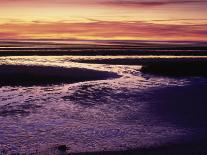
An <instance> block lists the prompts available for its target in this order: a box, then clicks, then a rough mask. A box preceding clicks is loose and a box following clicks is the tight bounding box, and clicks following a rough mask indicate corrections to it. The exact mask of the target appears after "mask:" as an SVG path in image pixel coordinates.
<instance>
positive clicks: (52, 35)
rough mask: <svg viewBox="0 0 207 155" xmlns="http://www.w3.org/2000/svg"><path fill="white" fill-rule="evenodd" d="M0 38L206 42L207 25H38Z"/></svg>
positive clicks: (12, 27)
mask: <svg viewBox="0 0 207 155" xmlns="http://www.w3.org/2000/svg"><path fill="white" fill-rule="evenodd" d="M0 38H1V39H4V38H13V39H41V38H47V39H66V38H67V39H68V38H72V39H100V40H102V39H103V40H104V39H118V40H121V39H133V40H138V39H142V40H143V39H148V40H150V39H151V40H157V39H159V40H200V41H207V24H200V25H192V24H191V25H185V24H181V25H178V24H177V25H173V24H156V23H146V22H140V21H134V22H120V21H91V22H87V23H81V22H79V23H67V22H35V23H5V24H1V25H0Z"/></svg>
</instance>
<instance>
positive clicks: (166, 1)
mask: <svg viewBox="0 0 207 155" xmlns="http://www.w3.org/2000/svg"><path fill="white" fill-rule="evenodd" d="M188 3H198V4H200V3H207V1H206V0H111V1H104V2H102V4H105V5H109V6H110V5H111V6H130V7H155V6H162V5H173V4H188Z"/></svg>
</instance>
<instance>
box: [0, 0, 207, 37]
mask: <svg viewBox="0 0 207 155" xmlns="http://www.w3.org/2000/svg"><path fill="white" fill-rule="evenodd" d="M206 7H207V0H0V39H84V40H85V39H86V40H91V39H98V40H185V41H186V40H190V41H207V9H206Z"/></svg>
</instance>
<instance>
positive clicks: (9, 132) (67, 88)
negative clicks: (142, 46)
mask: <svg viewBox="0 0 207 155" xmlns="http://www.w3.org/2000/svg"><path fill="white" fill-rule="evenodd" d="M72 59H73V60H74V59H80V57H71V56H61V57H55V56H54V57H41V56H28V57H1V58H0V63H1V64H24V65H46V66H63V67H79V68H89V69H94V70H104V71H110V72H115V73H118V74H119V75H121V77H120V78H118V79H109V80H98V81H89V82H80V83H74V84H61V85H54V86H33V87H21V86H19V87H9V86H7V87H1V88H0V123H1V126H0V137H1V138H0V148H1V147H2V148H5V149H7V150H10V151H12V152H21V151H22V152H27V151H28V150H31V151H35V150H36V149H37V148H40V147H42V146H44V147H52V146H54V145H56V144H66V145H67V146H69V147H70V149H71V151H72V152H80V151H95V150H103V149H106V150H116V149H124V148H129V147H131V148H133V147H138V146H151V145H155V144H162V143H166V142H171V141H174V140H177V139H180V138H182V137H185V136H186V135H188V134H191V132H192V131H191V130H190V129H188V128H180V127H177V126H175V125H173V124H171V123H169V122H165V121H163V120H161V119H160V118H159V117H156V116H155V115H153V114H151V111H150V110H149V106H148V104H147V103H148V102H150V101H151V100H152V98H150V97H151V94H150V93H151V92H150V91H149V90H152V89H154V88H164V87H169V86H183V85H186V84H188V83H189V79H187V78H185V79H184V78H177V79H173V78H162V77H153V76H149V75H143V74H141V73H140V71H139V69H140V66H126V65H117V66H114V65H104V64H99V65H98V64H81V63H76V62H71V61H70V60H72Z"/></svg>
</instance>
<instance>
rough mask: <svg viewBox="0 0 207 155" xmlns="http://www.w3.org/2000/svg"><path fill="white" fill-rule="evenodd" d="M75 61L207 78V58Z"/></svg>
mask: <svg viewBox="0 0 207 155" xmlns="http://www.w3.org/2000/svg"><path fill="white" fill-rule="evenodd" d="M74 61H75V62H79V63H93V64H112V65H142V69H141V72H142V73H146V74H154V75H162V76H183V77H185V76H207V58H167V57H166V58H129V59H123V58H119V59H116V58H114V59H113V58H112V59H96V60H95V59H91V60H90V59H88V60H87V59H82V60H74Z"/></svg>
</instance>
